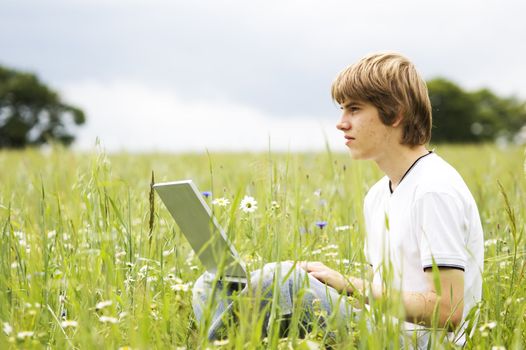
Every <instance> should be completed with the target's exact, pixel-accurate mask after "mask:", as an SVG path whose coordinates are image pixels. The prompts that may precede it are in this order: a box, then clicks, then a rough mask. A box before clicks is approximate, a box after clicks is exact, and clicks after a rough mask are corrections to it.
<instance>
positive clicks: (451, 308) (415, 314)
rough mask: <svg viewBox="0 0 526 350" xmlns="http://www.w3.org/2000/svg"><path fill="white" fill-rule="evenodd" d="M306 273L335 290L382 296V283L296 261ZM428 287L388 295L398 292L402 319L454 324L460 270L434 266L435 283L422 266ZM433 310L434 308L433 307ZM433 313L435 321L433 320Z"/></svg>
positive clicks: (459, 306) (458, 314) (460, 304)
mask: <svg viewBox="0 0 526 350" xmlns="http://www.w3.org/2000/svg"><path fill="white" fill-rule="evenodd" d="M300 266H301V267H302V268H303V269H305V270H306V271H307V272H308V273H309V274H310V275H312V276H313V277H315V278H317V279H318V280H320V281H321V282H324V283H326V284H327V285H329V286H331V287H333V288H335V289H336V290H339V291H342V292H343V291H345V292H347V293H350V294H356V293H360V294H362V295H366V294H367V290H369V288H370V291H371V295H370V296H371V297H373V298H375V299H377V298H382V297H384V296H385V294H384V291H383V290H382V287H381V286H379V285H375V284H372V283H370V282H368V281H364V280H363V279H361V278H356V277H349V278H346V277H345V276H343V275H342V274H340V273H339V272H337V271H334V270H332V269H330V268H328V267H327V266H325V265H324V264H322V263H319V262H308V263H306V262H304V263H302V264H301V265H300ZM425 275H426V277H427V279H428V286H429V287H428V290H427V291H426V292H400V291H394V290H392V291H391V292H392V295H394V296H395V297H396V293H400V299H401V300H402V302H403V304H404V309H405V314H406V321H408V322H412V323H416V324H421V325H424V326H428V327H429V326H432V325H434V324H435V325H436V326H437V327H449V328H455V327H457V326H458V325H459V324H460V322H461V321H462V313H463V310H464V300H463V299H464V271H462V270H458V269H453V268H445V267H441V268H439V269H438V281H437V283H436V284H437V286H435V283H434V275H433V272H432V270H431V269H426V271H425ZM435 310H436V311H435ZM434 317H436V323H434Z"/></svg>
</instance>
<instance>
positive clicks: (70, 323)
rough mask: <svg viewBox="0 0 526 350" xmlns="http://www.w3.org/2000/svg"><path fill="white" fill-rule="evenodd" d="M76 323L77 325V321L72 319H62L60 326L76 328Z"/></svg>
mask: <svg viewBox="0 0 526 350" xmlns="http://www.w3.org/2000/svg"><path fill="white" fill-rule="evenodd" d="M78 325H79V323H78V322H77V321H72V320H64V321H62V322H60V326H61V327H62V328H68V327H73V328H77V327H78Z"/></svg>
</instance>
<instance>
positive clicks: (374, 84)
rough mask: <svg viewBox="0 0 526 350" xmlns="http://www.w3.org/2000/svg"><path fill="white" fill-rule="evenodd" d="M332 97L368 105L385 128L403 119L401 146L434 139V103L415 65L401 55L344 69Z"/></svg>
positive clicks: (374, 58)
mask: <svg viewBox="0 0 526 350" xmlns="http://www.w3.org/2000/svg"><path fill="white" fill-rule="evenodd" d="M331 93H332V98H333V100H334V101H336V102H337V103H338V104H340V105H342V104H344V103H345V102H346V101H349V100H355V101H356V100H357V101H363V102H369V103H371V104H373V105H374V106H375V107H376V108H377V109H378V112H379V115H380V119H381V120H382V123H384V124H385V125H392V124H393V123H394V122H395V121H396V120H397V119H398V118H399V117H401V118H402V125H403V134H402V140H401V143H402V144H406V145H410V146H416V145H423V144H425V143H427V142H429V140H430V139H431V123H432V117H431V102H430V101H429V95H428V92H427V86H426V83H425V81H424V80H423V79H422V77H420V74H419V73H418V72H417V70H416V68H415V66H414V65H413V63H411V61H409V60H408V59H407V58H405V57H404V56H402V55H400V54H398V53H375V54H371V55H368V56H365V57H363V58H362V59H361V60H359V61H358V62H356V63H354V64H352V65H350V66H349V67H347V68H345V69H344V70H343V71H341V72H340V74H338V76H337V77H336V80H335V81H334V83H333V84H332V91H331Z"/></svg>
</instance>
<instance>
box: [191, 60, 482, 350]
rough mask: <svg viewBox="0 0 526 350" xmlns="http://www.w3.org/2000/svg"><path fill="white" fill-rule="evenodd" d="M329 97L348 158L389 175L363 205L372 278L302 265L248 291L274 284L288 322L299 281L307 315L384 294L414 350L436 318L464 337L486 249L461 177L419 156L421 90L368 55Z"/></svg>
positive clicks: (275, 270) (260, 274)
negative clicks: (353, 297) (395, 301)
mask: <svg viewBox="0 0 526 350" xmlns="http://www.w3.org/2000/svg"><path fill="white" fill-rule="evenodd" d="M332 97H333V99H334V100H335V101H336V102H337V103H338V104H339V105H340V106H341V109H342V111H343V112H342V116H341V119H340V121H339V122H338V124H337V128H338V129H339V130H341V131H342V132H343V134H344V138H345V144H346V145H347V147H348V148H349V150H350V153H351V156H352V158H354V159H370V160H373V161H374V162H376V163H377V164H378V166H379V168H380V169H381V170H382V171H383V172H384V173H385V175H386V176H385V177H384V178H382V179H381V180H380V181H378V183H376V184H375V185H374V186H373V187H372V188H371V189H370V190H369V192H368V194H367V196H366V198H365V203H364V213H365V223H366V231H367V237H366V247H365V255H366V258H367V259H368V262H369V263H370V265H371V266H372V269H373V272H374V277H373V279H372V281H365V280H362V279H359V278H356V277H348V276H343V275H342V274H341V273H339V272H337V271H334V270H332V269H330V268H328V267H327V266H325V265H324V264H322V263H319V262H302V263H300V264H299V266H300V267H301V269H298V268H296V269H294V267H293V266H292V265H291V264H268V265H266V266H265V267H264V268H263V269H262V270H261V271H256V272H254V273H253V274H252V278H251V281H252V284H253V285H259V286H260V287H261V290H264V291H267V292H268V293H270V291H272V288H271V287H270V286H271V285H272V282H273V281H275V280H277V281H280V282H281V285H280V288H278V291H279V293H280V297H279V298H278V300H279V303H280V305H279V306H280V308H279V309H280V311H281V314H282V315H285V316H286V315H288V314H290V313H292V304H293V300H294V299H295V296H296V292H297V291H298V290H299V289H300V288H301V287H302V284H301V283H300V281H305V280H307V281H308V284H309V288H310V289H309V290H310V293H305V295H304V296H303V297H302V299H301V300H300V302H301V303H302V305H303V307H304V308H305V309H309V308H311V306H312V304H313V302H314V300H317V301H318V303H321V307H322V308H323V309H325V310H326V311H327V312H328V313H336V312H339V314H340V315H342V317H347V316H348V317H351V316H350V315H351V313H350V312H349V309H348V306H346V305H345V304H346V303H345V302H344V301H342V298H341V297H339V296H340V295H341V293H347V294H357V293H360V294H365V293H367V294H368V297H369V298H381V297H383V296H385V292H384V291H383V290H382V286H384V285H386V286H388V288H389V289H390V290H391V291H393V290H395V291H396V292H397V294H398V295H399V296H400V300H401V301H402V304H403V307H404V310H405V317H406V320H405V321H407V322H406V323H405V324H404V328H405V329H407V330H408V331H413V330H415V331H416V330H419V332H418V334H419V337H418V339H417V347H422V348H423V347H425V346H426V345H427V341H428V334H427V332H425V331H422V329H423V327H426V326H427V327H429V326H431V325H432V324H433V322H432V320H433V317H434V316H435V315H436V313H437V312H438V314H437V316H438V324H437V326H439V327H445V328H448V329H450V330H454V329H457V328H459V327H460V328H463V327H465V325H464V324H463V320H464V318H465V317H466V315H467V313H468V312H469V311H470V309H471V308H472V307H473V306H474V305H475V304H476V303H477V302H478V301H479V300H480V298H481V291H482V268H483V252H484V251H483V249H484V248H483V234H482V227H481V223H480V218H479V214H478V210H477V206H476V204H475V201H474V199H473V197H472V195H471V193H470V192H469V190H468V188H467V186H466V185H465V183H464V181H463V180H462V178H461V177H460V175H459V174H458V173H457V172H456V171H455V170H454V169H453V168H452V167H451V166H450V165H449V164H447V163H446V162H445V161H444V160H442V158H440V157H439V156H438V155H436V154H435V153H433V152H431V151H428V150H427V149H426V146H425V145H426V143H428V142H429V140H430V137H431V104H430V101H429V97H428V93H427V88H426V85H425V82H424V80H423V79H422V78H421V77H420V75H419V74H418V72H417V71H416V69H415V67H414V66H413V64H412V63H411V62H410V61H409V60H407V59H406V58H405V57H403V56H401V55H399V54H396V53H385V54H384V53H379V54H372V55H369V56H366V57H364V58H362V59H361V60H359V61H358V62H357V63H355V64H354V65H351V66H350V67H348V68H346V69H345V70H343V71H342V72H341V73H340V74H339V75H338V77H337V78H336V80H335V82H334V83H333V86H332ZM290 269H294V270H293V272H294V273H290V271H289V270H290ZM276 275H277V276H278V278H277V279H274V277H275V276H276ZM388 276H389V277H388ZM281 277H283V278H281ZM436 277H438V280H439V283H438V284H437V283H435V282H434V280H435V278H436ZM210 281H211V278H210V276H209V277H208V278H207V277H206V276H202V277H201V278H200V279H199V280H198V281H197V282H196V285H195V289H194V298H195V299H194V310H195V313H196V316H197V318H198V319H202V318H203V309H202V306H199V305H203V304H204V303H205V301H206V300H208V299H209V298H210V291H211V290H212V289H211V288H210V283H211V282H210ZM327 286H328V288H327ZM217 289H218V288H216V290H217ZM219 289H221V288H219ZM196 291H197V292H196ZM199 291H200V292H201V293H199ZM212 294H214V293H212ZM391 294H392V293H391ZM224 295H225V296H226V297H218V296H217V295H215V296H214V297H215V298H217V305H218V306H217V308H216V309H215V314H214V315H212V320H211V322H212V324H211V326H210V328H209V333H208V335H209V337H211V338H214V337H216V336H217V331H218V330H219V329H220V328H221V327H222V320H221V319H222V317H223V315H224V314H225V312H227V311H228V310H229V308H230V307H231V306H232V302H231V301H230V300H229V299H228V296H227V295H226V294H224ZM307 314H308V313H307ZM307 323H308V320H307ZM462 341H463V340H462V339H461V341H460V342H462Z"/></svg>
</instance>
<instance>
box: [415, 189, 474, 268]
mask: <svg viewBox="0 0 526 350" xmlns="http://www.w3.org/2000/svg"><path fill="white" fill-rule="evenodd" d="M413 213H414V220H415V224H416V225H415V228H416V230H417V231H416V237H417V240H418V241H419V243H420V244H419V245H420V259H421V262H422V268H423V269H426V268H428V267H432V266H433V261H434V263H435V264H436V265H437V266H438V267H453V268H459V269H462V270H465V268H466V263H467V260H468V257H467V251H466V243H465V235H466V222H465V216H464V210H463V207H462V204H461V201H460V200H459V199H456V198H455V197H454V196H452V195H450V194H447V193H435V192H430V193H426V194H424V195H423V196H422V197H421V198H419V199H418V200H417V201H416V202H415V208H414V210H413Z"/></svg>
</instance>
